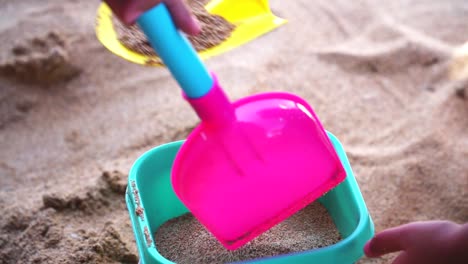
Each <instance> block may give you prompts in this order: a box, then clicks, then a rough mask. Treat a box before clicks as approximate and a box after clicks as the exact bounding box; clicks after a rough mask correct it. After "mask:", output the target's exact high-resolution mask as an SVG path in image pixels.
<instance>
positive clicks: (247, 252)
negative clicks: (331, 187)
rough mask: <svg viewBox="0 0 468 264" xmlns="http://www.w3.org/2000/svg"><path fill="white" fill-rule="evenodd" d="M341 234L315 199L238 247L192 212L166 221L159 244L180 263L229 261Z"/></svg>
mask: <svg viewBox="0 0 468 264" xmlns="http://www.w3.org/2000/svg"><path fill="white" fill-rule="evenodd" d="M340 239H341V236H340V234H339V232H338V230H337V229H336V226H335V224H334V223H333V220H332V218H331V217H330V216H329V214H328V212H327V209H325V207H323V206H322V205H321V204H320V203H318V202H315V203H312V204H310V205H309V206H307V207H306V208H304V209H302V210H301V211H299V212H298V213H296V214H294V215H293V216H291V217H290V218H288V219H287V220H285V221H283V222H282V223H280V224H278V225H277V226H275V227H273V228H272V229H270V230H269V231H267V232H265V233H263V234H262V235H260V236H259V237H257V238H256V239H254V240H252V241H251V242H249V243H248V244H247V245H245V246H243V247H241V248H240V249H238V250H235V251H229V250H227V249H225V248H224V247H223V246H222V245H221V244H220V243H219V242H218V241H217V240H216V238H214V237H213V236H212V235H211V234H210V233H209V232H208V231H207V230H206V229H205V228H204V227H203V226H202V225H201V224H200V223H199V222H198V221H197V220H196V219H195V218H194V217H193V215H192V214H190V213H188V214H185V215H182V216H180V217H178V218H174V219H172V220H169V221H168V222H166V223H164V224H163V225H162V226H161V227H160V228H159V229H158V230H157V231H156V235H155V240H156V247H157V249H158V251H159V253H161V254H162V255H163V256H164V257H165V258H167V259H169V260H171V261H174V262H176V263H191V264H194V263H229V262H236V261H245V260H251V259H256V258H260V257H269V256H277V255H282V254H288V253H294V252H301V251H305V250H309V249H316V248H321V247H326V246H329V245H332V244H335V243H337V242H338V241H340Z"/></svg>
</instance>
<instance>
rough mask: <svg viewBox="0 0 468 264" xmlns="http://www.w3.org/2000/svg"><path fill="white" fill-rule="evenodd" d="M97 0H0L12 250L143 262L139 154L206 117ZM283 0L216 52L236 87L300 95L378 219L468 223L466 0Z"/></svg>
mask: <svg viewBox="0 0 468 264" xmlns="http://www.w3.org/2000/svg"><path fill="white" fill-rule="evenodd" d="M98 4H99V2H98V1H59V0H48V1H33V0H23V1H9V0H0V13H1V14H2V15H1V16H0V40H1V41H0V73H1V74H0V75H1V76H2V77H1V79H0V150H1V151H0V212H1V215H2V216H1V217H0V263H80V262H81V263H119V262H124V263H136V262H137V253H136V248H135V243H134V239H133V235H132V233H131V226H130V221H129V217H128V214H127V211H126V207H125V201H124V195H123V194H124V188H125V184H126V176H127V173H128V171H129V169H130V166H131V164H132V162H133V161H134V160H135V159H136V158H137V157H138V156H139V155H141V154H142V153H143V152H144V151H146V150H148V149H149V148H152V147H154V146H157V145H159V144H162V143H165V142H168V141H173V140H177V139H182V138H184V137H185V136H186V134H187V133H188V132H189V131H190V130H191V128H192V127H193V126H194V125H195V124H196V123H197V118H196V116H195V115H194V113H193V112H192V110H191V108H190V107H189V106H188V105H187V104H186V103H185V102H184V101H183V100H182V99H181V97H180V91H179V88H178V87H177V85H176V83H175V81H174V80H173V79H172V77H171V76H170V75H169V73H168V71H167V70H165V69H161V68H145V67H141V66H138V65H134V64H131V63H129V62H126V61H124V60H122V59H120V58H118V57H116V56H114V55H113V54H111V53H109V52H108V51H107V50H106V49H105V48H104V47H102V46H101V44H100V43H99V42H98V41H97V39H96V37H95V34H94V22H95V12H96V9H97V7H98ZM271 5H272V9H273V10H274V12H275V13H276V14H278V15H280V16H282V17H285V18H287V19H288V20H289V23H288V24H287V25H286V26H284V27H281V28H280V29H278V30H276V31H274V32H272V33H270V34H268V35H266V36H263V37H261V38H259V39H257V40H255V41H254V42H251V43H249V44H248V45H245V46H243V47H242V48H238V49H236V50H234V51H231V52H229V53H226V54H223V55H221V56H218V57H216V58H213V59H210V60H209V61H207V64H208V66H209V67H210V69H212V70H214V71H215V72H217V74H218V76H219V79H220V80H221V83H222V84H223V85H224V87H225V89H226V91H227V93H228V94H229V95H230V97H231V98H232V99H236V98H241V97H244V96H247V95H249V94H252V93H256V92H262V91H272V90H281V91H289V92H293V93H296V94H298V95H299V96H301V97H304V98H305V99H306V100H307V101H308V102H309V103H310V104H311V105H312V107H313V108H314V109H315V110H316V112H317V114H318V115H319V117H320V118H321V120H322V121H323V123H324V125H325V127H326V128H327V129H328V130H329V131H331V132H333V133H334V134H335V135H337V136H338V137H339V138H340V140H341V141H342V143H343V144H344V147H345V149H346V151H347V153H348V155H349V158H350V161H351V164H352V166H353V169H354V171H355V174H356V177H357V180H358V182H359V184H360V187H361V190H362V192H363V195H364V198H365V201H366V203H367V205H368V207H369V210H370V213H371V215H372V217H373V219H374V221H375V225H376V229H377V231H380V230H382V229H385V228H388V227H391V226H395V225H399V224H402V223H406V222H409V221H415V220H428V219H449V220H453V221H456V222H467V221H468V162H467V161H468V79H467V78H466V76H465V77H464V78H462V77H461V78H459V79H454V78H453V77H450V75H449V74H448V69H449V67H450V65H451V64H452V60H451V53H452V52H453V50H454V49H455V48H456V47H457V46H459V45H462V44H463V43H465V42H466V41H467V40H468V27H467V23H466V22H467V17H468V2H467V1H464V0H450V1H429V0H427V1H409V0H406V1H405V0H398V1H377V0H375V1H370V0H367V1H366V0H357V1H347V0H316V1H310V0H296V1H279V0H272V1H271ZM21 43H23V44H21ZM12 49H13V50H12ZM15 54H16V55H15ZM465 67H466V64H465ZM45 76H47V77H45ZM390 257H391V256H390ZM388 259H389V258H383V259H378V260H374V261H371V260H363V261H361V263H388Z"/></svg>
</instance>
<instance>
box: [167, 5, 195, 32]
mask: <svg viewBox="0 0 468 264" xmlns="http://www.w3.org/2000/svg"><path fill="white" fill-rule="evenodd" d="M164 3H165V4H166V6H167V8H168V9H169V11H170V13H171V16H172V19H173V20H174V23H175V24H176V26H177V27H178V28H180V29H181V30H182V31H184V32H185V33H187V34H190V35H196V34H198V33H199V32H200V31H201V27H200V24H199V23H198V21H197V19H196V18H195V16H193V15H192V13H191V12H190V10H189V8H188V7H187V5H186V4H185V2H184V1H183V0H164Z"/></svg>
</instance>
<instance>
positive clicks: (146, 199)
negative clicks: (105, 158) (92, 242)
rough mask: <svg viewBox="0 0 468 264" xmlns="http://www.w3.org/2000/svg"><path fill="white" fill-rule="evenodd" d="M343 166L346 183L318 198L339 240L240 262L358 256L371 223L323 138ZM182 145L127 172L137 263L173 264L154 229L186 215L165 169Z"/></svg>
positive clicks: (344, 262)
mask: <svg viewBox="0 0 468 264" xmlns="http://www.w3.org/2000/svg"><path fill="white" fill-rule="evenodd" d="M328 135H329V137H330V139H331V141H332V143H333V146H334V147H335V150H336V152H337V153H338V155H339V157H340V159H341V162H342V164H343V166H344V167H345V169H346V173H347V176H346V179H345V180H344V182H342V183H341V184H340V185H338V186H337V187H335V188H334V189H333V190H331V191H330V192H328V193H327V194H325V195H324V196H322V197H321V198H320V199H319V202H320V203H321V204H322V205H324V206H325V208H327V210H328V213H329V214H330V216H331V217H332V219H333V221H334V222H335V225H336V227H337V228H338V230H339V232H340V234H341V236H342V240H340V241H339V242H338V243H336V244H333V245H330V246H327V247H323V248H319V249H313V250H307V251H302V252H297V253H292V254H285V255H277V256H273V257H267V258H258V259H253V260H249V261H246V262H242V263H266V264H268V263H272V264H273V263H274V264H279V263H297V264H300V263H321V264H351V263H354V262H356V261H358V260H359V259H360V258H361V257H362V256H363V255H364V251H363V248H364V244H365V243H366V242H367V241H368V240H369V239H370V238H371V237H372V236H373V235H374V224H373V222H372V219H371V217H370V215H369V212H368V210H367V207H366V204H365V202H364V199H363V197H362V194H361V192H360V190H359V186H358V184H357V182H356V179H355V178H354V175H353V171H352V169H351V165H350V164H349V161H348V158H347V156H346V153H345V151H344V149H343V146H342V145H341V143H340V142H339V140H338V139H337V138H336V137H335V136H334V135H332V134H331V133H329V134H328ZM183 142H184V141H177V142H172V143H168V144H164V145H161V146H158V147H156V148H153V149H151V150H149V151H148V152H146V153H144V154H143V155H142V156H141V157H140V158H138V160H137V161H136V162H135V164H134V165H133V167H132V168H131V170H130V174H129V179H128V187H127V193H126V202H127V207H128V210H129V212H130V219H131V222H132V227H133V232H134V235H135V239H136V243H137V248H138V253H139V255H140V263H141V264H153V263H165V264H166V263H173V262H171V261H170V260H168V259H166V258H164V257H163V256H162V255H161V254H159V252H158V250H157V248H156V246H155V243H154V234H155V232H156V230H157V229H158V228H159V227H160V226H161V225H162V224H163V223H165V222H166V221H168V220H170V219H172V218H176V217H178V216H181V215H183V214H185V213H187V212H188V210H187V208H186V207H185V206H184V205H183V204H182V202H181V201H180V200H179V199H178V198H177V196H176V194H175V193H174V191H173V189H172V185H171V168H172V164H173V162H174V158H175V156H176V154H177V152H178V150H179V148H180V147H181V146H182V144H183Z"/></svg>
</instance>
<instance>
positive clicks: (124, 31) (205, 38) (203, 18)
mask: <svg viewBox="0 0 468 264" xmlns="http://www.w3.org/2000/svg"><path fill="white" fill-rule="evenodd" d="M204 2H206V1H202V0H192V1H188V2H187V3H188V5H189V7H190V9H191V10H192V12H193V14H194V15H195V16H196V17H197V19H198V21H199V22H200V24H201V27H202V30H201V32H200V33H199V34H198V35H196V36H188V39H189V41H190V42H191V43H192V45H193V47H194V48H195V50H197V51H203V50H206V49H209V48H211V47H214V46H216V45H218V44H220V43H222V42H223V41H224V40H226V39H227V38H229V36H230V35H231V33H232V31H233V30H234V29H235V25H233V24H231V23H229V22H228V21H227V20H225V19H224V18H223V17H221V16H218V15H213V14H210V13H208V12H207V11H206V9H205V7H204ZM113 23H114V26H115V30H116V32H117V37H118V39H119V41H120V43H122V45H124V46H125V47H127V48H128V49H130V50H132V51H135V52H137V53H140V54H143V55H147V56H151V57H155V56H157V54H156V52H155V51H154V49H153V48H152V47H151V44H150V43H149V41H148V39H147V38H146V36H145V34H144V33H143V32H142V30H141V29H140V28H139V27H138V25H137V24H134V25H131V26H127V25H124V24H122V23H121V22H120V21H119V20H118V19H116V18H115V17H114V18H113ZM153 63H154V64H162V61H161V60H160V59H159V58H151V60H149V61H148V64H153Z"/></svg>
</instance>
